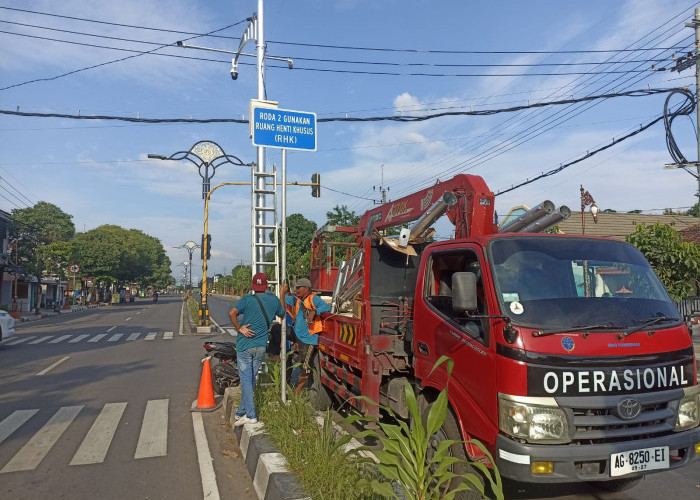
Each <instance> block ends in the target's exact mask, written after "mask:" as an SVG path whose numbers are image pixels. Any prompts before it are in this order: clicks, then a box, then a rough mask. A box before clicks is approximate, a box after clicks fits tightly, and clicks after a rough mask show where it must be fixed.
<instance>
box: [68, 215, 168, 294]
mask: <svg viewBox="0 0 700 500" xmlns="http://www.w3.org/2000/svg"><path fill="white" fill-rule="evenodd" d="M74 258H75V261H76V262H77V263H79V264H80V266H81V268H82V273H83V275H84V276H91V277H92V276H102V275H108V276H114V277H115V278H116V279H117V280H118V281H120V282H123V283H131V282H140V283H142V284H143V285H153V286H156V287H158V288H162V287H164V286H167V285H168V284H169V283H171V281H172V280H171V279H170V264H171V263H170V259H169V258H168V257H167V255H166V254H165V249H164V248H163V245H162V244H161V242H160V241H159V240H158V239H157V238H154V237H152V236H149V235H147V234H145V233H143V232H142V231H139V230H138V229H129V230H127V229H124V228H122V227H119V226H115V225H103V226H100V227H97V228H95V229H91V230H90V231H88V232H86V233H78V234H77V235H76V236H75V254H74Z"/></svg>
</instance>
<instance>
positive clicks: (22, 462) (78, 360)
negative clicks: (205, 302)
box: [0, 296, 255, 500]
mask: <svg viewBox="0 0 700 500" xmlns="http://www.w3.org/2000/svg"><path fill="white" fill-rule="evenodd" d="M180 311H181V298H180V297H175V296H172V297H168V296H163V297H161V299H160V300H159V303H158V304H153V303H152V302H151V301H150V300H145V299H144V300H137V301H136V302H135V303H134V304H121V305H112V306H106V307H100V308H96V309H90V310H88V311H82V312H76V313H72V314H65V315H59V316H54V317H51V318H45V319H42V320H40V321H35V322H30V323H23V324H19V325H18V327H17V333H16V335H15V337H13V338H10V339H8V340H6V341H4V342H2V344H0V380H1V381H2V382H1V383H0V498H12V499H17V500H20V499H43V498H56V499H91V500H92V499H96V498H99V499H123V498H129V499H131V498H134V499H161V498H162V499H188V500H189V499H196V498H207V499H216V498H219V496H220V497H222V498H236V499H248V498H251V499H252V498H255V494H254V490H253V487H252V481H251V480H250V477H249V476H248V474H247V472H246V469H245V467H244V463H243V460H242V459H241V458H240V455H239V453H238V450H237V444H236V443H235V439H234V438H233V437H232V436H233V434H232V432H230V430H229V428H228V424H227V423H225V422H224V421H223V420H222V418H221V416H222V411H221V410H217V411H215V412H210V413H192V412H190V406H191V403H192V401H193V400H196V398H197V395H198V388H199V381H200V376H201V373H202V365H201V363H200V361H201V358H202V356H203V353H204V350H203V349H202V343H203V341H204V340H207V339H208V337H203V336H195V335H181V334H180V317H181V315H180ZM211 338H214V339H218V338H220V337H219V336H218V335H215V336H211ZM198 447H200V449H201V450H202V451H203V453H202V454H201V456H202V457H203V459H202V460H201V461H200V460H199V459H198ZM208 456H211V457H212V459H213V460H212V461H208V460H207V459H206V457H208Z"/></svg>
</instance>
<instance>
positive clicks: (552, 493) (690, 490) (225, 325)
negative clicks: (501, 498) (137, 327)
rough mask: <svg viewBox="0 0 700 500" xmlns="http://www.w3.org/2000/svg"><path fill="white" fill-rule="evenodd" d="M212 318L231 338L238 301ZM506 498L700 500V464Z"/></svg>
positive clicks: (517, 489) (221, 300)
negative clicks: (617, 485)
mask: <svg viewBox="0 0 700 500" xmlns="http://www.w3.org/2000/svg"><path fill="white" fill-rule="evenodd" d="M208 304H209V310H210V315H211V317H212V318H213V319H214V321H215V322H216V323H217V324H219V325H220V326H221V329H222V331H223V333H222V335H223V336H229V335H232V334H233V332H234V329H233V327H232V326H231V322H230V321H229V319H228V311H229V309H230V308H231V307H232V306H233V304H235V300H234V299H233V298H231V297H226V296H213V297H211V298H210V299H209V300H208ZM695 343H696V350H698V349H700V339H699V338H695ZM342 418H343V416H342V415H339V414H338V413H335V414H334V420H336V421H338V420H340V419H342ZM346 430H347V431H348V432H351V433H352V432H357V431H359V429H353V428H346ZM504 492H505V497H506V498H507V499H508V500H514V499H522V500H526V499H532V500H534V499H551V500H580V499H592V498H593V499H599V500H658V499H660V498H673V499H678V500H690V499H699V500H700V461H696V462H695V463H694V464H691V465H690V466H687V467H685V468H683V469H680V470H679V471H668V472H662V473H657V474H650V475H648V476H647V477H646V478H645V479H644V481H643V482H642V483H641V484H639V485H637V486H635V487H634V488H632V489H630V490H628V491H626V492H620V493H609V492H603V491H601V490H599V489H597V488H595V487H593V486H591V485H589V484H575V485H556V484H549V485H525V484H522V483H512V482H506V484H505V489H504Z"/></svg>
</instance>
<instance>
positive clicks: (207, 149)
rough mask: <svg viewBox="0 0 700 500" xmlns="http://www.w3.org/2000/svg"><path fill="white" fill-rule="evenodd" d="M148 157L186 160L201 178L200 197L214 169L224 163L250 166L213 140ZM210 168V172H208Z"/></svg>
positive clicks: (212, 175) (209, 183) (208, 184)
mask: <svg viewBox="0 0 700 500" xmlns="http://www.w3.org/2000/svg"><path fill="white" fill-rule="evenodd" d="M148 157H149V158H152V159H156V160H188V161H189V162H191V163H192V164H193V165H194V166H195V167H197V170H198V171H199V176H200V177H201V178H202V199H203V200H204V199H205V198H206V197H207V193H208V192H209V187H210V186H211V178H212V177H214V174H215V173H216V169H217V168H219V167H220V166H221V165H223V164H224V163H230V164H232V165H236V166H239V167H245V166H250V164H247V163H243V161H242V160H241V159H240V158H238V157H237V156H233V155H228V154H226V153H225V152H224V150H223V149H221V146H219V145H218V144H217V143H215V142H213V141H199V142H196V143H195V144H194V145H192V147H191V148H190V149H189V151H178V152H177V153H173V154H171V155H170V156H163V155H158V154H149V155H148ZM210 169H211V173H210Z"/></svg>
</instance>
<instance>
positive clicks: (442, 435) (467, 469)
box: [421, 404, 484, 500]
mask: <svg viewBox="0 0 700 500" xmlns="http://www.w3.org/2000/svg"><path fill="white" fill-rule="evenodd" d="M422 406H423V410H422V412H421V418H422V419H423V424H424V425H425V423H426V422H427V421H428V413H429V412H430V405H429V404H423V405H422ZM446 439H452V440H455V441H461V440H462V435H461V433H460V430H459V425H458V424H457V419H456V418H455V416H454V413H452V410H450V409H449V408H448V409H447V416H446V417H445V421H444V422H443V423H442V426H440V428H439V429H438V430H437V432H436V433H435V434H433V435H432V436H430V439H429V440H428V450H427V453H426V456H425V458H426V460H427V461H430V460H431V459H432V458H433V456H434V455H435V452H436V451H437V449H438V446H439V445H440V443H441V442H442V441H444V440H446ZM448 456H454V457H457V458H461V459H462V460H468V457H467V453H466V451H465V449H464V444H462V443H457V444H454V445H452V446H451V447H450V450H449V452H448ZM451 470H452V472H454V473H455V474H474V475H475V476H476V477H477V478H478V479H479V481H480V482H481V484H482V485H483V484H484V479H483V477H482V476H481V474H480V473H479V471H478V470H477V469H475V468H474V467H472V466H471V465H469V464H466V463H458V464H455V465H454V466H453V467H452V468H451ZM457 484H459V482H457V480H456V479H455V480H453V486H455V485H457ZM455 498H456V499H459V500H481V499H482V498H483V497H482V495H481V493H479V491H478V490H468V491H460V492H458V493H457V495H456V496H455Z"/></svg>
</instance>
